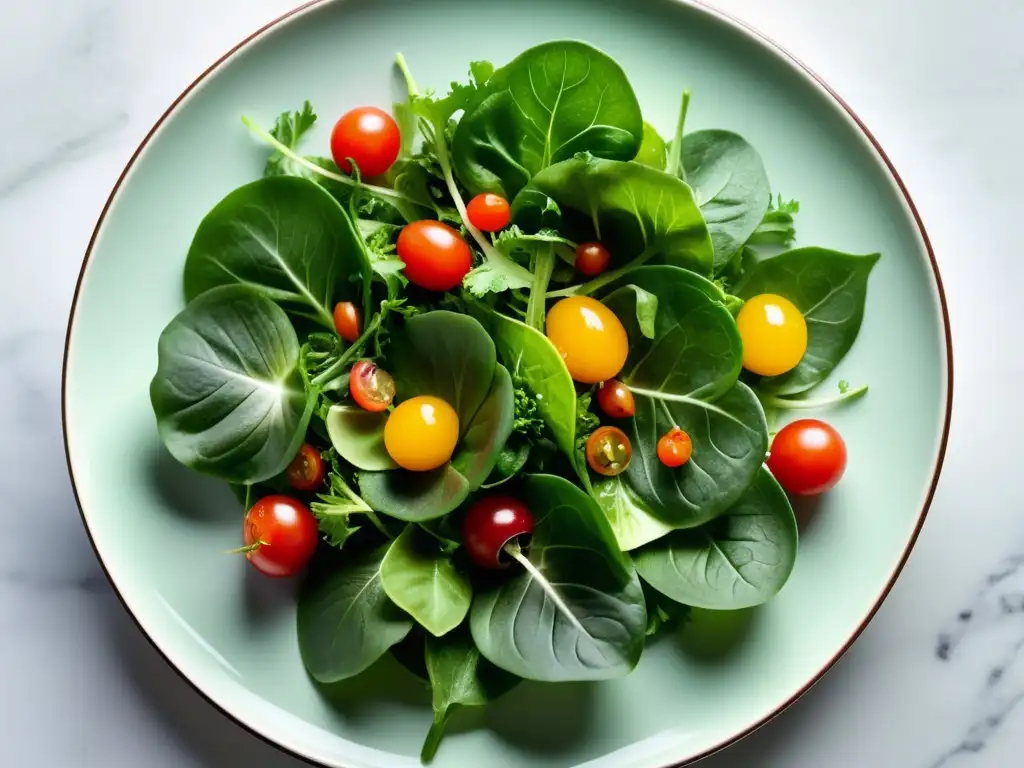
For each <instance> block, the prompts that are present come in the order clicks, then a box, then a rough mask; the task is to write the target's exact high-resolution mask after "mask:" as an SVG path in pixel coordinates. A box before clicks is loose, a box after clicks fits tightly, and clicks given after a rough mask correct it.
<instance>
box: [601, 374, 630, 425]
mask: <svg viewBox="0 0 1024 768" xmlns="http://www.w3.org/2000/svg"><path fill="white" fill-rule="evenodd" d="M597 404H598V405H599V406H600V408H601V410H602V411H604V413H605V415H606V416H608V417H609V418H612V419H628V418H629V417H630V416H632V415H633V414H634V413H636V400H635V399H634V398H633V393H632V392H630V391H629V387H627V386H626V385H625V384H623V383H622V382H621V381H619V380H618V379H609V380H608V381H606V382H604V383H603V384H601V386H600V387H598V389H597Z"/></svg>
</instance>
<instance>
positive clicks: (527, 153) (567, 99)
mask: <svg viewBox="0 0 1024 768" xmlns="http://www.w3.org/2000/svg"><path fill="white" fill-rule="evenodd" d="M642 140H643V118H642V117H641V115H640V105H639V103H638V102H637V99H636V94H634V93H633V88H632V87H631V86H630V84H629V80H627V79H626V75H625V73H624V72H623V71H622V68H621V67H620V66H619V65H618V63H616V62H615V60H614V59H612V58H611V57H609V56H608V55H607V54H605V53H603V52H602V51H599V50H598V49H597V48H594V47H593V46H590V45H588V44H586V43H581V42H576V41H568V40H565V41H553V42H548V43H544V44H542V45H538V46H536V47H534V48H530V49H529V50H527V51H525V52H524V53H522V54H520V55H519V56H518V57H517V58H516V59H514V60H513V61H512V62H510V63H509V64H507V65H506V66H504V67H502V68H501V69H499V70H498V71H497V72H495V73H494V74H493V76H492V77H491V78H490V80H488V81H487V83H486V86H485V96H484V98H483V100H482V101H479V102H478V103H476V104H475V105H473V106H472V107H471V108H470V109H468V110H467V111H466V113H465V114H464V115H463V117H462V119H461V120H460V121H459V126H458V128H457V129H456V131H455V136H454V138H453V140H452V160H453V163H454V166H455V171H456V174H457V176H458V177H459V179H460V180H461V181H462V183H463V184H464V185H465V186H466V188H467V189H468V190H469V191H470V192H471V193H472V194H479V193H482V192H495V193H497V194H500V195H503V196H504V197H505V198H506V199H509V200H511V199H512V198H513V197H515V195H516V193H518V192H519V190H520V189H522V188H523V187H524V186H526V184H527V183H528V182H529V181H530V179H531V178H532V177H533V176H534V175H536V174H537V173H538V172H540V171H541V170H543V169H544V168H547V167H548V166H550V165H552V164H553V163H557V162H559V161H561V160H568V159H569V158H571V157H573V156H574V155H576V154H577V153H579V152H589V153H591V154H592V155H595V156H596V157H606V158H610V159H613V160H632V159H633V158H634V157H635V156H636V153H637V150H638V149H639V148H640V144H641V141H642Z"/></svg>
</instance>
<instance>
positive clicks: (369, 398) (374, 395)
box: [348, 360, 395, 413]
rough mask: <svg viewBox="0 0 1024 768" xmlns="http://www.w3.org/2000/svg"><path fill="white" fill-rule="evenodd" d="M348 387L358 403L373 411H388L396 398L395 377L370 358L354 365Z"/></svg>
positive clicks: (349, 376) (364, 408)
mask: <svg viewBox="0 0 1024 768" xmlns="http://www.w3.org/2000/svg"><path fill="white" fill-rule="evenodd" d="M348 389H349V393H350V394H351V395H352V399H353V400H355V401H356V405H358V406H359V407H360V408H362V409H363V410H365V411H370V412H371V413H380V412H381V411H386V410H387V409H388V406H389V405H391V401H392V400H394V399H395V380H394V378H392V376H391V374H390V373H388V372H387V371H385V370H384V369H383V368H379V367H377V364H376V363H371V362H370V361H369V360H360V361H358V362H357V363H356V364H355V365H353V366H352V370H351V371H349V375H348Z"/></svg>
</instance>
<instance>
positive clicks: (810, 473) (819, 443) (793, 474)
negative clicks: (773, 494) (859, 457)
mask: <svg viewBox="0 0 1024 768" xmlns="http://www.w3.org/2000/svg"><path fill="white" fill-rule="evenodd" d="M767 463H768V469H769V470H771V473H772V474H773V475H775V479H776V480H778V481H779V485H781V486H782V487H783V489H785V490H786V492H787V493H792V494H795V495H798V496H813V495H814V494H818V493H823V492H824V491H827V490H828V489H829V488H831V487H832V486H834V485H835V484H836V483H838V482H839V478H841V477H842V476H843V472H844V471H845V470H846V443H844V442H843V438H842V437H840V436H839V433H838V432H836V431H835V429H833V428H832V427H831V426H829V425H828V424H826V423H825V422H823V421H818V420H817V419H800V420H799V421H794V422H793V423H792V424H789V425H787V426H785V427H784V428H783V429H781V430H780V431H779V433H778V434H777V435H776V436H775V439H774V440H773V441H772V447H771V455H770V456H769V457H768V462H767Z"/></svg>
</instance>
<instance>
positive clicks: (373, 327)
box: [310, 310, 385, 387]
mask: <svg viewBox="0 0 1024 768" xmlns="http://www.w3.org/2000/svg"><path fill="white" fill-rule="evenodd" d="M384 314H385V312H384V310H381V311H380V312H378V313H377V314H376V315H374V316H373V320H371V321H370V324H369V325H368V326H366V330H365V331H363V335H362V336H360V337H359V338H358V339H356V341H355V344H352V345H351V346H350V347H349V348H348V349H346V350H345V351H344V352H343V353H342V354H341V357H339V358H338V359H337V360H336V361H335V362H334V364H333V365H331V367H330V368H328V369H327V370H326V371H324V372H323V373H320V374H318V375H317V376H314V377H313V380H312V381H311V382H310V383H311V384H312V385H313V386H314V387H321V386H323V385H324V384H326V383H327V382H328V381H330V380H331V379H333V378H334V377H336V376H338V375H339V374H340V373H341V372H342V371H344V370H345V366H346V365H348V363H349V361H350V360H351V359H352V358H353V357H355V356H356V355H357V354H358V353H359V352H360V351H361V350H362V349H363V347H365V346H366V342H367V341H369V340H370V337H371V336H373V334H374V333H376V331H377V329H378V328H380V324H381V321H382V320H383V319H384Z"/></svg>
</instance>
